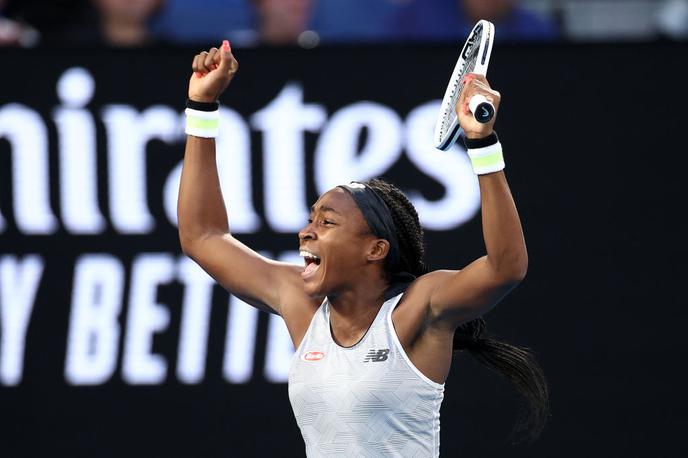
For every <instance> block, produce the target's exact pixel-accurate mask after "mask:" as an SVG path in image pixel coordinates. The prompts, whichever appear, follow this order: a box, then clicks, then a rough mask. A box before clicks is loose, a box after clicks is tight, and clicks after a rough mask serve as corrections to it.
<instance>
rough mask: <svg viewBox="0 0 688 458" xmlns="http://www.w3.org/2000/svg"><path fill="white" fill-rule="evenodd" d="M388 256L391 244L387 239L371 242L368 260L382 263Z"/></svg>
mask: <svg viewBox="0 0 688 458" xmlns="http://www.w3.org/2000/svg"><path fill="white" fill-rule="evenodd" d="M387 254H389V242H388V241H387V240H385V239H375V240H373V241H371V242H370V246H369V248H368V256H367V257H366V259H367V260H368V261H370V262H375V261H381V260H383V259H385V258H386V257H387Z"/></svg>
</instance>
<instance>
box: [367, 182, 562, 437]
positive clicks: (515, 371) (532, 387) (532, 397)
mask: <svg viewBox="0 0 688 458" xmlns="http://www.w3.org/2000/svg"><path fill="white" fill-rule="evenodd" d="M365 184H366V185H367V186H369V187H371V188H372V189H373V190H374V191H375V192H376V193H377V194H378V195H379V196H380V197H381V198H382V199H383V200H384V201H385V204H386V205H387V207H389V210H390V211H391V213H392V219H393V220H394V226H395V228H396V232H397V238H398V241H399V251H400V260H399V263H398V264H399V265H398V269H399V270H400V271H403V272H408V273H411V274H413V275H416V276H420V275H423V274H424V273H426V272H427V268H426V267H425V264H424V263H423V255H424V252H425V247H424V242H423V228H422V226H421V224H420V221H419V219H418V213H417V212H416V209H415V208H414V207H413V204H412V203H411V201H409V199H408V198H407V197H406V196H405V195H404V193H403V192H401V190H400V189H399V188H397V187H396V186H394V185H392V184H390V183H387V182H386V181H383V180H380V179H377V178H374V179H372V180H369V181H366V182H365ZM390 273H391V274H395V273H397V272H390ZM454 350H467V351H468V352H469V353H470V354H471V355H473V357H474V358H475V359H477V360H478V361H479V362H480V363H481V364H483V365H484V366H487V367H488V368H489V369H491V370H493V371H495V372H498V373H499V374H501V375H502V376H503V377H504V378H506V379H507V380H509V381H510V382H511V383H512V384H513V385H514V386H515V387H516V389H517V390H518V392H519V393H520V394H521V396H522V397H523V398H524V399H525V401H526V403H527V408H526V409H524V410H523V412H522V414H521V415H520V416H519V418H518V419H517V421H516V424H515V425H514V430H513V432H512V436H511V437H512V439H514V440H515V442H520V441H521V440H522V439H525V440H530V441H534V440H535V439H537V438H538V436H539V435H540V433H541V432H542V429H543V428H544V426H545V423H546V422H547V418H548V417H549V393H548V391H547V383H546V381H545V376H544V375H543V373H542V369H541V368H540V366H539V365H538V363H537V362H536V361H535V359H534V358H533V355H532V353H531V352H530V351H529V350H527V349H525V348H520V347H516V346H514V345H510V344H507V343H505V342H501V341H499V340H496V339H493V338H491V337H489V336H488V335H487V334H486V332H485V320H483V319H482V318H478V319H476V320H473V321H469V322H467V323H464V324H463V325H461V326H459V328H457V330H456V332H455V333H454ZM522 434H523V436H525V437H521V435H522Z"/></svg>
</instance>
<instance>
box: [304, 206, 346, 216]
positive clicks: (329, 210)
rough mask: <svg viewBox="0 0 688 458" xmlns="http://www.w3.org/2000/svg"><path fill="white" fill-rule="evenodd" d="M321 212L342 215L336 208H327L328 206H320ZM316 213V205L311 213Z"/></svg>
mask: <svg viewBox="0 0 688 458" xmlns="http://www.w3.org/2000/svg"><path fill="white" fill-rule="evenodd" d="M319 210H320V211H323V212H333V213H336V214H338V215H341V213H339V212H338V211H337V210H335V209H334V208H332V207H326V206H324V205H323V206H320V207H319ZM315 212H316V208H315V205H313V206H312V207H311V213H315Z"/></svg>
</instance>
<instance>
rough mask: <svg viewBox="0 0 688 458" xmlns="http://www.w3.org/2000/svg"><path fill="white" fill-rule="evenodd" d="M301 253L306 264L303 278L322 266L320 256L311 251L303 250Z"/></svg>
mask: <svg viewBox="0 0 688 458" xmlns="http://www.w3.org/2000/svg"><path fill="white" fill-rule="evenodd" d="M299 255H300V256H302V257H303V262H304V264H305V266H306V268H305V269H304V271H303V273H302V274H301V276H302V277H303V278H306V277H309V276H311V275H312V274H313V273H314V272H315V271H316V270H318V267H320V257H319V256H317V255H315V254H313V253H311V252H310V251H305V250H301V251H300V252H299Z"/></svg>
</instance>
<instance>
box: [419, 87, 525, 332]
mask: <svg viewBox="0 0 688 458" xmlns="http://www.w3.org/2000/svg"><path fill="white" fill-rule="evenodd" d="M475 94H483V95H484V96H486V98H487V99H488V100H490V101H491V102H492V103H493V104H494V106H495V108H498V107H499V102H500V94H499V93H498V92H496V91H494V90H492V89H491V88H490V86H489V84H488V82H487V80H486V79H485V77H484V76H480V75H469V77H468V80H467V82H466V84H465V88H464V91H463V93H462V94H461V97H460V98H459V102H458V104H457V107H456V110H457V114H458V116H459V121H460V124H461V126H462V128H463V129H464V131H465V133H466V138H467V143H468V145H467V146H468V147H469V150H471V148H473V150H472V151H471V152H472V153H473V156H474V158H473V164H474V168H475V169H476V172H478V173H479V178H478V180H479V183H480V200H481V205H482V227H483V237H484V241H485V248H486V250H487V255H486V256H483V257H481V258H479V259H477V260H475V261H473V262H472V263H471V264H469V265H468V266H466V267H465V268H464V269H462V270H460V271H438V272H434V273H432V274H429V275H428V279H427V280H426V282H428V283H429V284H430V285H431V286H432V287H431V288H430V291H431V294H430V299H429V306H430V310H431V313H432V314H433V315H434V317H435V318H437V319H439V320H441V321H443V322H446V323H447V324H448V325H450V326H452V327H456V326H458V325H460V324H462V323H464V322H466V321H469V320H472V319H474V318H477V317H478V316H480V315H483V314H484V313H486V312H487V311H488V310H490V309H491V308H492V307H494V305H496V304H497V303H498V302H499V301H500V300H501V299H502V298H503V297H504V296H505V295H506V294H507V293H508V292H509V291H510V290H511V289H513V288H514V287H515V286H516V285H517V284H518V283H519V282H520V281H521V280H522V279H523V278H524V276H525V274H526V270H527V267H528V253H527V251H526V244H525V240H524V237H523V231H522V229H521V221H520V219H519V216H518V212H517V211H516V205H515V204H514V200H513V198H512V196H511V191H510V190H509V186H508V184H507V181H506V177H505V175H504V172H503V171H502V170H501V169H500V168H501V167H503V162H502V161H501V156H500V154H499V144H498V143H497V139H496V134H494V132H493V125H494V121H495V118H496V117H495V118H493V119H492V121H491V122H490V123H488V124H480V123H478V122H477V121H476V120H475V119H474V118H473V115H472V114H471V113H470V111H469V110H468V101H469V100H470V98H471V96H473V95H475ZM481 153H482V157H481V158H477V159H476V158H475V156H476V155H477V156H480V155H481ZM500 164H501V166H500ZM497 169H499V170H497ZM494 170H497V171H494Z"/></svg>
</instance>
